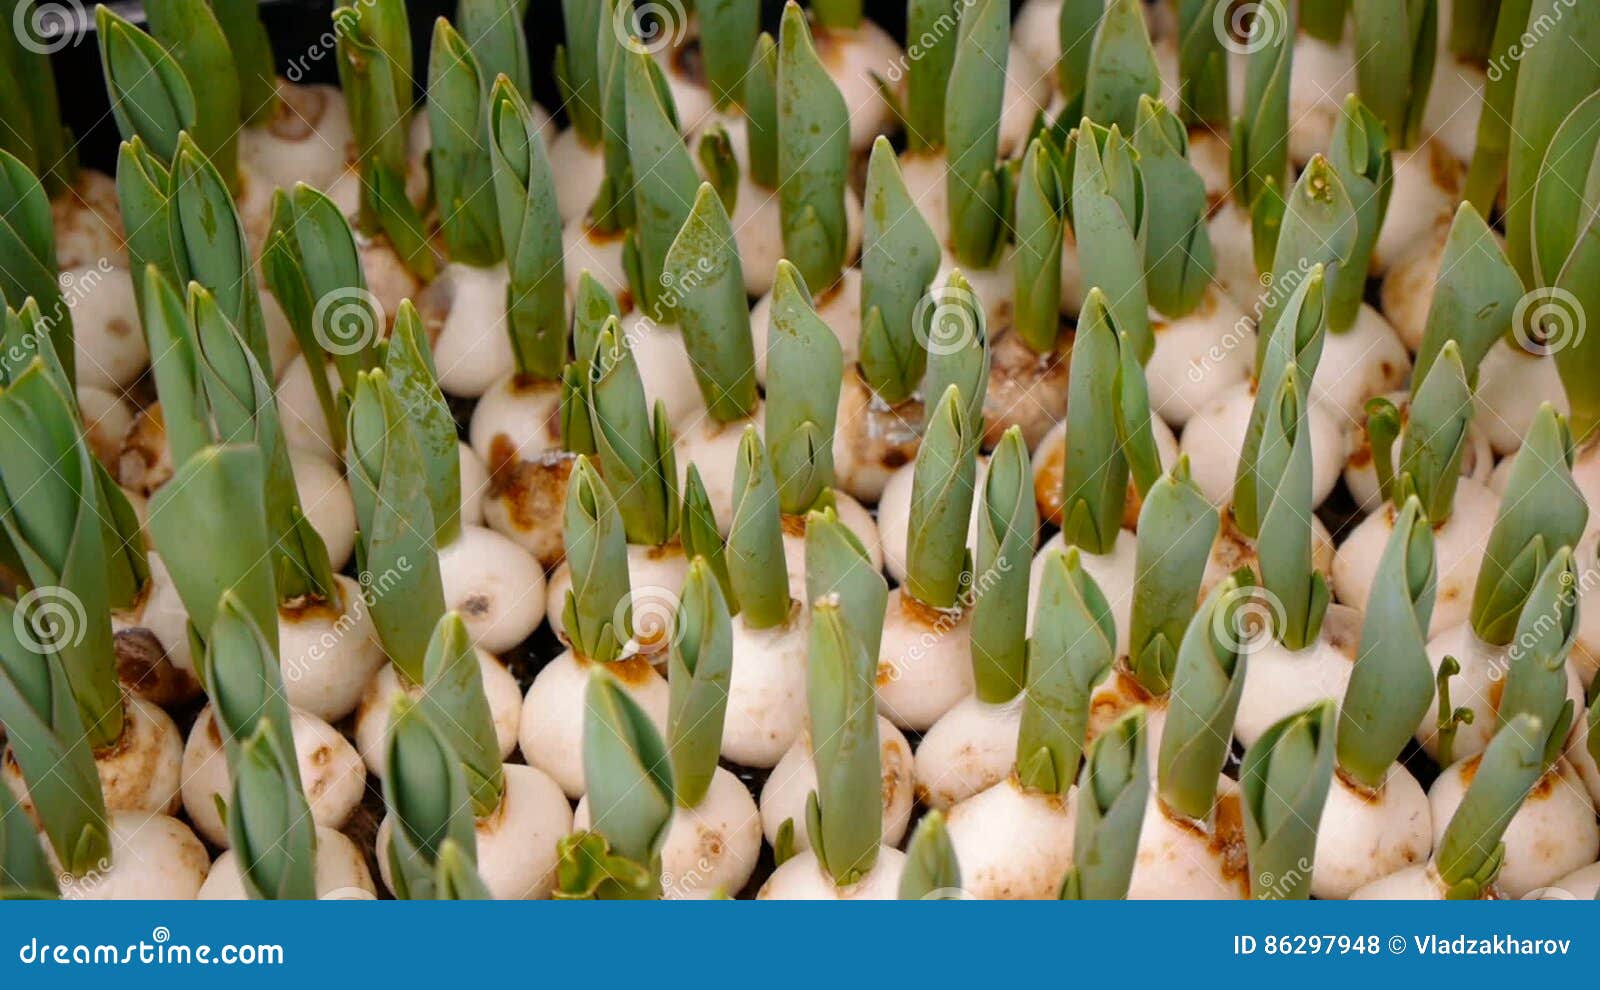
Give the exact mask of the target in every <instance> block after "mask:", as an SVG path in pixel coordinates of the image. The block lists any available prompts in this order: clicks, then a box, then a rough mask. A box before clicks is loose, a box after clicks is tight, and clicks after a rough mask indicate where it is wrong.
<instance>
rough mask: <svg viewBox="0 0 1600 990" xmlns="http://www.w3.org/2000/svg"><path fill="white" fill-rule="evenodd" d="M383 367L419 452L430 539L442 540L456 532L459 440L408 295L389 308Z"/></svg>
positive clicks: (441, 542) (458, 521)
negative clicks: (389, 327) (396, 308)
mask: <svg viewBox="0 0 1600 990" xmlns="http://www.w3.org/2000/svg"><path fill="white" fill-rule="evenodd" d="M383 370H384V373H385V374H386V375H388V378H389V385H390V387H391V388H392V389H393V390H394V396H395V399H396V401H397V402H398V403H399V405H400V409H401V411H402V412H403V413H404V414H405V418H406V420H407V421H408V422H409V423H410V424H411V430H412V433H413V435H414V436H415V438H416V442H417V449H418V452H419V453H420V454H421V455H422V463H423V467H424V470H425V471H426V473H427V478H428V485H427V487H428V498H429V504H430V506H431V507H432V509H433V515H432V518H433V523H434V534H435V535H434V545H435V546H440V547H443V546H447V545H448V544H449V543H450V542H451V541H453V540H454V539H455V538H456V536H457V535H459V534H460V532H461V452H460V443H459V441H458V440H457V439H456V424H455V419H454V417H452V416H451V415H450V405H449V403H447V402H446V401H445V397H444V393H443V392H441V391H440V390H439V383H438V381H437V375H436V373H435V371H434V366H433V353H432V352H431V351H430V350H429V348H428V338H427V336H426V331H425V330H424V328H423V326H422V317H421V316H420V315H419V314H418V313H417V310H416V307H415V306H413V305H412V304H411V300H409V299H402V300H401V301H400V311H399V312H398V313H396V314H395V321H394V330H393V332H391V333H390V335H389V339H388V341H387V342H386V343H385V345H384V360H383Z"/></svg>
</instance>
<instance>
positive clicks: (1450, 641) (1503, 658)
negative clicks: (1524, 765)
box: [1417, 622, 1584, 762]
mask: <svg viewBox="0 0 1600 990" xmlns="http://www.w3.org/2000/svg"><path fill="white" fill-rule="evenodd" d="M1520 648H1521V649H1528V648H1531V644H1529V645H1524V646H1522V647H1520ZM1517 649H1519V647H1518V640H1515V639H1514V640H1512V641H1511V642H1510V643H1508V644H1507V645H1505V646H1495V645H1493V644H1491V643H1485V642H1484V641H1483V640H1481V639H1479V638H1478V635H1477V633H1476V632H1474V631H1473V629H1472V626H1471V625H1469V624H1468V623H1465V622H1463V623H1461V624H1460V625H1457V626H1452V627H1451V628H1449V629H1446V630H1445V631H1444V632H1442V633H1439V634H1438V635H1436V636H1434V637H1433V638H1432V639H1431V640H1429V641H1428V662H1429V663H1431V664H1432V665H1433V669H1434V670H1435V671H1437V670H1438V669H1439V665H1440V664H1441V663H1443V662H1444V658H1445V657H1447V656H1451V657H1455V658H1456V662H1457V663H1458V664H1460V666H1461V673H1459V674H1457V675H1456V676H1455V677H1452V678H1451V679H1450V706H1451V707H1452V708H1462V707H1467V708H1471V709H1472V711H1473V720H1472V724H1471V725H1458V726H1457V727H1456V735H1455V743H1454V746H1453V748H1452V751H1451V757H1452V758H1453V759H1455V760H1456V761H1458V762H1459V761H1461V760H1464V759H1466V758H1468V757H1472V756H1477V755H1478V754H1480V753H1482V752H1483V750H1484V748H1485V747H1487V746H1488V745H1489V740H1490V739H1492V738H1494V733H1495V730H1496V729H1497V728H1498V714H1499V708H1500V695H1501V692H1502V691H1504V690H1505V686H1506V673H1507V671H1508V670H1509V669H1510V666H1511V663H1512V662H1513V651H1514V650H1517ZM1566 674H1567V697H1568V698H1570V699H1572V705H1573V711H1574V712H1576V713H1577V714H1576V715H1575V719H1576V718H1581V717H1582V716H1583V710H1584V704H1583V683H1582V681H1580V680H1579V679H1578V675H1577V673H1576V672H1575V671H1574V670H1573V669H1572V667H1571V665H1570V664H1569V665H1568V666H1567V671H1566ZM1438 720H1439V698H1438V695H1437V694H1435V696H1434V698H1433V700H1432V701H1430V702H1429V703H1428V713H1427V714H1426V715H1424V716H1423V717H1422V724H1421V725H1419V726H1417V742H1419V743H1421V744H1422V748H1423V749H1424V750H1426V751H1427V753H1428V755H1429V756H1432V757H1434V758H1435V759H1438V757H1439V735H1438Z"/></svg>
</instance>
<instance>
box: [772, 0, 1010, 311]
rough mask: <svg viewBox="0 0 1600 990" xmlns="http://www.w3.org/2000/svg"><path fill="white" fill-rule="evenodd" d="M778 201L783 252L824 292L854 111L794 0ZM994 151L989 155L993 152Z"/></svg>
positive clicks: (837, 234)
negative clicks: (851, 113)
mask: <svg viewBox="0 0 1600 990" xmlns="http://www.w3.org/2000/svg"><path fill="white" fill-rule="evenodd" d="M777 96H778V99H777V110H778V113H777V117H778V209H779V214H780V216H781V222H782V226H783V249H784V255H785V256H786V257H787V258H788V259H789V260H790V261H791V262H793V263H794V266H795V267H796V268H798V269H799V270H800V273H801V274H802V275H804V276H805V280H806V286H807V287H808V288H810V289H811V291H813V292H821V291H822V290H823V289H826V288H828V287H829V286H831V285H833V283H834V282H836V281H838V279H839V272H840V270H841V269H842V268H843V267H844V263H845V253H846V250H847V247H848V244H847V232H846V229H845V208H844V194H845V193H844V191H845V178H846V175H847V174H848V172H849V168H850V126H849V124H850V119H849V111H848V108H847V107H846V106H845V102H844V97H842V96H840V95H839V90H838V87H836V86H835V85H834V82H833V79H832V77H830V76H829V75H828V70H827V68H826V67H825V66H824V65H823V64H822V59H821V57H820V56H818V54H817V50H816V48H815V46H813V45H812V42H811V32H810V30H809V29H808V28H807V27H806V18H805V14H804V13H802V12H801V10H800V7H799V6H798V5H797V4H795V3H794V2H793V0H790V2H789V3H788V4H787V6H785V7H784V11H783V25H782V30H781V31H780V32H779V34H778V82H777ZM991 157H992V156H991Z"/></svg>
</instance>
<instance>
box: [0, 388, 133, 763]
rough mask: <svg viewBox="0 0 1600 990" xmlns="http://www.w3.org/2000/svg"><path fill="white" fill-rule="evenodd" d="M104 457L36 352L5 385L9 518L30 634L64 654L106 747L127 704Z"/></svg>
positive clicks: (84, 709)
mask: <svg viewBox="0 0 1600 990" xmlns="http://www.w3.org/2000/svg"><path fill="white" fill-rule="evenodd" d="M94 463H95V462H94V455H92V454H91V453H90V452H89V448H88V444H87V441H86V440H85V439H84V437H83V434H82V430H81V427H80V426H79V424H78V419H77V410H76V407H75V404H74V402H73V401H72V399H71V398H70V397H69V393H67V392H66V391H65V386H64V384H63V383H61V382H59V381H58V380H57V379H56V378H55V376H53V375H52V374H50V373H49V371H48V369H47V367H46V365H45V362H44V359H43V358H36V359H35V360H34V362H33V364H32V365H31V366H29V367H28V368H27V369H26V370H25V371H23V372H22V373H21V374H20V375H18V376H17V377H15V378H14V379H13V380H12V381H11V383H10V385H9V386H8V387H6V388H4V389H3V390H0V528H3V531H4V534H5V537H6V539H7V540H8V541H9V543H10V545H11V548H12V549H13V550H14V551H15V553H16V554H17V556H18V557H19V558H20V563H21V564H22V568H23V571H24V575H25V577H26V584H27V585H30V586H31V588H30V590H29V591H28V592H27V593H26V594H24V595H23V596H22V602H21V605H22V606H24V608H23V610H22V611H23V615H24V617H25V618H24V622H23V624H24V625H25V626H26V627H27V630H28V632H27V635H28V636H30V637H31V638H32V639H33V640H35V641H36V642H37V643H38V644H39V645H40V647H41V648H47V649H49V650H51V651H52V652H54V653H55V655H56V656H58V657H59V658H60V660H61V663H62V667H63V668H64V670H65V672H66V676H67V681H68V683H69V684H70V685H71V686H72V693H73V695H74V697H75V698H76V699H77V703H78V707H79V711H80V713H81V714H82V718H83V724H84V725H85V726H87V727H88V733H89V741H90V743H91V744H92V745H94V746H95V747H96V748H98V747H101V746H105V745H108V744H110V743H112V742H114V741H116V740H117V739H118V738H120V737H121V735H122V728H123V712H122V689H121V686H120V685H119V684H118V681H117V672H116V660H115V653H114V650H113V648H112V637H111V612H110V592H109V589H108V588H107V571H106V567H107V548H106V545H105V536H106V530H105V527H104V525H103V521H102V518H101V512H102V508H101V497H100V485H99V476H98V475H97V474H96V470H95V467H94ZM17 634H18V635H19V636H21V635H23V633H22V632H20V631H19V632H18V633H17Z"/></svg>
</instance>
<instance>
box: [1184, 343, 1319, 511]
mask: <svg viewBox="0 0 1600 990" xmlns="http://www.w3.org/2000/svg"><path fill="white" fill-rule="evenodd" d="M1330 336H1331V335H1330ZM1327 373H1328V372H1325V374H1327ZM1254 404H1255V393H1254V389H1252V388H1250V387H1248V386H1244V385H1241V386H1240V387H1238V388H1236V389H1233V390H1231V391H1229V392H1228V393H1227V394H1226V395H1221V396H1218V397H1217V398H1215V399H1213V400H1211V401H1210V402H1208V403H1206V404H1205V405H1204V406H1202V407H1200V409H1198V410H1197V411H1196V412H1195V414H1194V415H1193V416H1192V417H1190V419H1189V421H1188V424H1187V425H1186V426H1184V428H1183V435H1182V436H1181V437H1180V438H1179V439H1178V449H1179V450H1180V451H1181V452H1182V453H1184V454H1187V455H1188V457H1189V469H1190V471H1191V472H1192V476H1193V478H1194V482H1195V484H1197V485H1199V486H1200V490H1201V491H1203V492H1205V494H1206V497H1207V498H1209V499H1211V501H1212V502H1214V503H1216V504H1217V505H1226V504H1228V503H1229V502H1232V501H1233V482H1234V476H1235V475H1236V474H1237V473H1238V469H1239V449H1240V446H1241V445H1242V444H1243V443H1244V435H1245V430H1246V429H1247V428H1248V426H1249V423H1250V410H1251V407H1252V406H1254ZM1343 424H1344V417H1343V416H1342V415H1341V414H1340V413H1338V412H1337V411H1336V410H1335V409H1333V408H1332V407H1330V406H1328V405H1326V404H1324V403H1320V402H1314V403H1312V404H1311V405H1310V406H1308V407H1307V409H1306V430H1307V434H1308V439H1309V441H1310V443H1311V500H1312V503H1313V504H1314V505H1321V504H1322V502H1323V500H1324V499H1326V498H1327V497H1328V494H1329V493H1330V492H1332V491H1333V486H1334V485H1335V484H1337V483H1338V481H1339V472H1340V471H1341V470H1342V469H1343V468H1344V459H1345V450H1344V425H1343Z"/></svg>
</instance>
